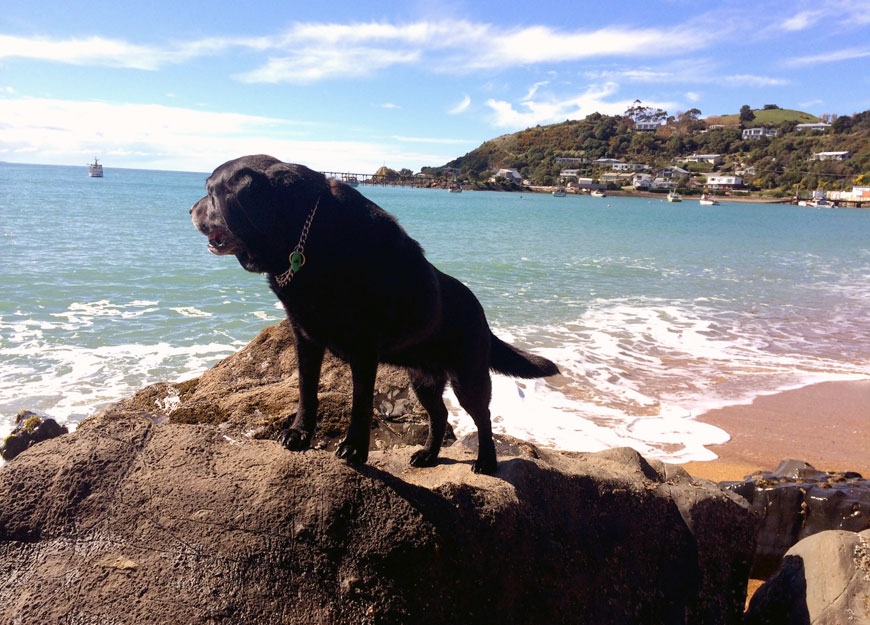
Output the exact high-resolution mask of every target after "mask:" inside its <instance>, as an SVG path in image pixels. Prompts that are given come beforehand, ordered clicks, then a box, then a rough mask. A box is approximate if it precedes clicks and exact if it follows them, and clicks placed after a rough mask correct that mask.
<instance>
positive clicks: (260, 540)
mask: <svg viewBox="0 0 870 625" xmlns="http://www.w3.org/2000/svg"><path fill="white" fill-rule="evenodd" d="M288 335H289V333H288V332H287V330H286V327H283V326H279V327H276V328H269V329H267V330H266V331H264V332H263V333H262V334H261V335H260V336H259V337H258V338H257V340H256V341H254V342H253V343H252V344H251V345H249V346H248V347H247V348H246V349H245V350H243V351H242V352H240V353H238V354H236V355H234V356H232V357H231V358H228V359H226V360H225V361H223V362H222V363H220V364H218V365H217V366H216V367H215V368H214V369H212V370H211V371H209V372H207V373H206V374H205V375H203V376H202V377H201V378H199V379H197V380H194V381H191V382H188V383H184V384H174V385H172V384H163V385H157V386H154V387H149V388H148V389H143V391H141V392H140V393H137V394H136V396H134V397H132V398H130V399H129V400H127V401H125V402H121V403H120V404H118V405H115V406H113V407H111V408H110V409H108V410H107V411H105V412H104V413H103V414H101V415H98V416H97V417H94V418H92V419H89V420H87V421H85V422H84V423H82V424H81V426H80V427H79V429H78V430H77V431H76V432H75V433H73V434H70V435H67V436H62V437H60V438H56V439H53V440H50V441H47V442H43V443H40V444H38V445H35V446H33V447H31V448H30V449H28V450H27V451H26V452H24V453H22V454H21V455H20V456H19V457H17V458H16V459H14V460H13V461H12V462H9V463H8V464H7V465H6V466H4V467H2V468H0V605H2V606H3V610H2V611H0V623H10V624H11V623H25V624H29V623H143V622H149V623H158V622H160V623H182V622H183V623H258V624H268V623H291V624H293V623H353V624H354V625H358V624H361V623H411V622H413V623H420V624H426V623H432V624H436V623H437V624H442V623H463V624H475V623H500V624H503V625H510V624H512V623H522V624H523V625H531V624H535V623H546V624H548V625H551V624H553V623H596V624H597V623H639V622H642V623H668V624H671V623H693V624H696V623H701V624H703V623H709V624H720V623H721V624H726V623H737V622H739V621H740V620H741V618H742V611H743V606H744V601H745V596H746V582H747V579H748V573H749V567H750V563H751V561H752V557H753V554H754V551H755V538H754V537H755V529H756V519H755V517H754V516H753V514H752V513H751V512H750V510H749V506H748V504H747V503H746V501H745V500H743V499H742V498H740V497H738V496H736V495H733V494H731V493H727V492H725V491H723V490H721V489H720V488H718V487H717V486H716V485H715V484H713V483H711V482H707V481H703V480H695V479H693V478H691V477H690V476H689V475H688V474H687V473H686V472H685V471H684V470H682V469H680V468H678V467H675V466H671V465H666V464H662V463H659V462H654V461H647V460H645V459H644V458H642V457H641V456H639V455H638V454H637V453H636V452H634V451H632V450H630V449H618V450H610V451H607V452H600V453H596V454H566V453H556V452H553V451H548V450H543V449H538V448H536V447H535V446H533V445H531V444H529V443H524V442H522V441H515V440H511V439H505V438H502V439H500V440H499V441H498V452H499V460H500V465H499V470H498V473H497V474H496V475H495V476H485V475H477V474H474V473H473V472H472V471H471V469H470V466H471V463H472V461H473V460H474V457H475V454H476V448H475V447H476V446H475V444H474V440H473V438H472V439H470V440H469V439H463V440H461V441H459V442H457V443H456V444H454V445H452V446H451V447H447V448H445V449H444V450H443V452H442V457H443V458H442V461H441V463H440V464H439V465H438V466H436V467H433V468H428V469H413V468H410V467H409V464H408V463H409V458H410V454H411V453H412V452H413V451H414V449H415V448H414V447H408V446H402V445H400V441H401V439H402V438H403V437H404V436H405V435H408V434H411V435H415V430H414V428H415V427H417V425H415V424H418V423H419V421H420V417H421V416H422V412H421V411H419V410H418V409H416V408H415V402H414V400H413V399H412V398H411V397H410V396H409V395H408V393H407V383H406V382H405V381H403V379H402V378H401V377H391V376H393V375H394V374H395V375H396V376H401V375H403V374H399V373H397V372H391V371H390V370H382V374H383V373H384V372H385V371H386V374H387V375H386V376H385V377H383V376H382V377H381V378H379V382H378V393H380V397H379V400H378V402H377V404H378V406H379V408H378V411H379V422H378V425H377V426H376V427H377V429H378V430H382V432H381V433H380V434H381V435H380V437H378V432H376V437H375V440H376V442H375V444H374V446H375V447H376V449H377V451H374V452H372V454H371V456H370V462H369V464H368V465H366V466H364V467H362V468H360V469H358V470H357V469H354V468H352V467H350V466H348V465H347V464H345V463H344V462H342V461H340V460H338V459H336V458H335V456H334V455H333V454H332V453H330V452H328V451H325V450H312V451H309V452H305V453H293V452H289V451H287V450H286V449H284V448H283V447H281V446H280V445H278V444H277V443H275V442H273V441H271V440H263V439H268V437H269V435H270V432H271V431H272V430H274V429H275V427H277V426H276V424H280V422H281V421H282V420H283V419H284V417H285V416H286V413H287V407H288V406H292V405H293V404H294V401H295V377H294V369H295V363H294V362H293V351H294V350H293V349H292V347H291V346H290V345H289V344H288V342H287V341H288V340H289V339H288ZM342 371H343V369H342V368H341V365H339V364H336V363H332V364H330V365H328V366H327V367H325V370H324V379H323V383H322V388H321V399H322V400H323V401H322V405H323V406H324V412H325V413H326V415H327V419H334V420H335V421H336V423H337V424H338V425H340V426H341V427H340V428H338V427H336V428H334V429H337V430H339V431H340V430H343V427H344V426H343V424H341V423H340V421H341V419H342V415H344V414H346V411H347V404H346V399H345V397H344V395H345V391H346V389H347V386H348V385H349V382H348V381H347V380H346V379H345V378H346V374H344V373H342ZM347 395H349V393H347ZM406 426H407V427H406ZM326 430H327V433H326V434H324V437H323V438H322V439H320V445H321V446H322V447H324V448H328V447H329V445H330V440H331V439H330V437H329V435H328V431H329V430H330V427H329V426H328V427H327V428H326ZM422 431H423V433H425V428H423V430H422ZM383 432H388V434H389V435H386V434H384V433H383Z"/></svg>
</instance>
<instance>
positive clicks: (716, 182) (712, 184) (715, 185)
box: [707, 175, 743, 189]
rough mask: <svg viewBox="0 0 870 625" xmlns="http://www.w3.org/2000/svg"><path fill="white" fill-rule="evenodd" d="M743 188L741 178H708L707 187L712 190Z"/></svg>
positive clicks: (728, 176) (730, 176) (727, 176)
mask: <svg viewBox="0 0 870 625" xmlns="http://www.w3.org/2000/svg"><path fill="white" fill-rule="evenodd" d="M742 186H743V178H741V177H740V176H732V175H726V176H713V175H710V176H707V187H708V188H710V189H739V188H741V187H742Z"/></svg>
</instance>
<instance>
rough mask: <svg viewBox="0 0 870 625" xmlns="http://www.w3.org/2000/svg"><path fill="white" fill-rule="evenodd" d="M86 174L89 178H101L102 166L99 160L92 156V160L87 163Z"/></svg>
mask: <svg viewBox="0 0 870 625" xmlns="http://www.w3.org/2000/svg"><path fill="white" fill-rule="evenodd" d="M88 176H90V177H91V178H102V177H103V166H102V165H101V164H100V161H98V160H97V158H96V157H94V162H93V163H91V164H90V165H88Z"/></svg>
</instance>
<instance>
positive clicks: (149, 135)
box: [0, 0, 870, 173]
mask: <svg viewBox="0 0 870 625" xmlns="http://www.w3.org/2000/svg"><path fill="white" fill-rule="evenodd" d="M3 4H4V6H3V10H2V11H0V160H2V161H10V162H27V163H49V164H65V165H80V164H84V163H86V162H88V161H89V160H91V159H92V158H93V157H94V156H98V157H100V159H101V160H102V161H103V162H104V164H105V165H106V167H138V168H148V169H171V170H185V171H202V172H207V171H211V170H212V169H214V167H216V166H217V165H219V164H220V163H222V162H224V161H225V160H228V159H230V158H234V157H236V156H239V155H242V154H248V153H258V152H263V153H268V154H272V155H274V156H276V157H278V158H281V159H282V160H286V161H292V162H299V163H304V164H307V165H309V166H311V167H313V168H315V169H319V170H321V171H350V172H357V173H369V172H373V171H375V170H376V169H377V168H378V167H380V166H382V165H387V166H389V167H392V168H394V169H401V168H405V167H407V168H409V169H412V170H414V171H418V170H419V169H420V167H422V166H425V165H442V164H444V163H445V162H447V161H449V160H451V159H453V158H455V157H457V156H461V155H463V154H465V153H467V152H469V151H470V150H473V149H474V148H476V147H478V146H479V145H480V144H481V143H482V142H484V141H486V140H487V139H491V138H493V137H496V136H499V135H502V134H505V133H511V132H515V131H517V130H522V129H523V128H528V127H531V126H535V125H537V124H550V123H556V122H561V121H564V120H566V119H582V118H584V117H586V116H587V115H589V114H590V113H594V112H600V113H605V114H621V113H623V112H625V110H626V109H627V108H628V107H629V106H631V105H632V102H633V101H634V100H637V99H639V100H641V101H642V102H643V103H644V104H645V105H647V106H653V107H656V108H662V109H664V110H666V111H668V112H669V113H670V114H672V115H675V114H677V113H679V112H682V111H686V110H689V109H691V108H697V109H699V110H700V111H701V113H702V116H703V117H706V116H708V115H717V114H725V113H734V112H737V111H738V110H739V109H740V107H741V106H742V105H744V104H749V105H750V106H752V107H753V108H761V107H762V106H763V105H765V104H777V105H779V106H781V107H783V108H797V109H802V110H805V111H808V112H810V113H813V114H816V115H820V114H823V113H835V114H852V113H854V112H860V111H864V110H867V109H870V71H868V67H870V0H837V1H830V2H825V1H819V0H815V1H812V2H810V1H806V0H789V1H788V2H783V1H782V0H756V1H752V2H733V1H730V0H722V1H719V2H715V3H709V2H698V1H697V0H685V1H684V0H672V1H664V2H650V1H638V2H635V1H633V0H630V1H621V0H614V1H613V2H553V1H550V0H539V1H538V2H512V1H500V2H490V1H488V0H485V1H481V0H474V1H472V0H455V1H446V2H440V1H438V0H430V1H428V2H419V1H417V0H402V1H401V2H395V1H393V0H381V1H379V2H377V3H375V2H372V3H368V2H359V0H355V1H353V2H349V1H347V2H345V1H340V2H304V3H298V2H286V1H280V2H278V1H267V2H255V3H249V2H243V1H240V0H232V1H228V0H219V1H215V2H204V1H202V0H193V1H190V0H175V1H173V2H168V1H164V0H149V1H148V2H117V0H116V1H113V2H102V1H100V0H95V1H90V2H87V3H78V2H76V3H73V2H60V1H58V0H53V1H44V0H4V3H3Z"/></svg>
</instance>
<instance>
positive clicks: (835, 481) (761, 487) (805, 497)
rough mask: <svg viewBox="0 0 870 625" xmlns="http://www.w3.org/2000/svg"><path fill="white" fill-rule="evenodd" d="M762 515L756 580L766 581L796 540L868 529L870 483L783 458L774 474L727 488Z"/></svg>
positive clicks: (732, 483)
mask: <svg viewBox="0 0 870 625" xmlns="http://www.w3.org/2000/svg"><path fill="white" fill-rule="evenodd" d="M723 486H725V488H727V489H728V490H731V491H732V492H735V493H737V494H739V495H742V496H743V497H745V498H746V499H747V501H749V502H750V503H751V504H752V507H753V509H754V510H756V511H757V512H758V513H759V514H760V515H761V517H762V521H761V528H760V529H759V533H758V552H757V553H756V557H755V562H754V564H753V566H752V577H754V578H756V579H766V578H767V577H768V576H770V575H771V574H772V573H773V572H774V571H776V570H777V568H779V565H780V562H781V561H782V558H783V556H784V555H785V553H786V551H788V549H789V548H791V547H792V546H793V545H795V544H796V543H797V542H798V541H800V540H802V539H804V538H806V537H807V536H811V535H813V534H816V533H818V532H823V531H825V530H848V531H852V532H860V531H862V530H865V529H868V528H870V481H868V480H865V479H863V478H862V477H861V475H860V474H858V473H827V472H824V471H817V470H816V469H814V468H813V467H812V466H810V465H809V464H807V463H806V462H801V461H798V460H785V461H783V462H782V463H780V465H779V466H778V467H777V468H776V469H775V470H774V471H772V472H770V473H762V474H760V475H753V476H750V477H749V478H747V479H746V480H745V481H743V482H730V483H726V484H723Z"/></svg>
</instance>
